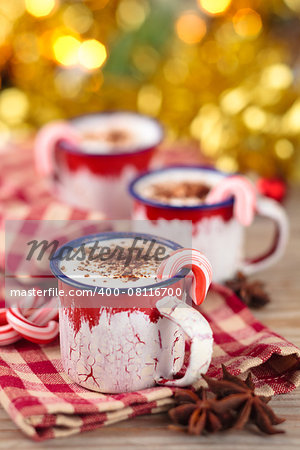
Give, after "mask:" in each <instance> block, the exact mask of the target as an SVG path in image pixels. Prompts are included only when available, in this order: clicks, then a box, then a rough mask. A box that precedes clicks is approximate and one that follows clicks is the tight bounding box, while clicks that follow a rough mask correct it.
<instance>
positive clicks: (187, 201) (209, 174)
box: [134, 167, 223, 206]
mask: <svg viewBox="0 0 300 450" xmlns="http://www.w3.org/2000/svg"><path fill="white" fill-rule="evenodd" d="M222 178H223V175H222V174H220V173H218V172H214V171H211V170H202V169H201V168H195V169H194V168H183V167H179V168H169V169H168V168H166V169H165V170H163V171H161V172H156V173H155V172H154V173H150V174H149V175H146V176H144V177H143V178H141V179H140V180H138V181H137V183H136V184H135V185H134V190H135V192H136V193H137V194H138V195H139V196H140V197H142V198H145V199H148V200H151V201H152V202H153V203H158V204H168V205H173V206H196V205H199V204H201V203H204V202H203V201H202V200H200V199H197V198H196V199H195V198H176V197H174V198H169V199H164V200H162V201H158V200H157V199H153V198H152V192H153V190H152V186H153V185H155V184H163V183H165V184H167V185H168V184H171V183H176V184H178V183H180V182H185V183H202V184H205V185H207V186H208V187H210V188H211V187H213V186H215V185H216V184H217V183H218V182H219V181H220V180H221V179H222Z"/></svg>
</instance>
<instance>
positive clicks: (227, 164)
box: [216, 155, 238, 172]
mask: <svg viewBox="0 0 300 450" xmlns="http://www.w3.org/2000/svg"><path fill="white" fill-rule="evenodd" d="M216 168H217V169H219V170H222V171H224V172H236V171H237V169H238V164H237V161H236V159H235V158H233V157H231V156H225V155H224V156H220V158H219V159H218V161H217V163H216Z"/></svg>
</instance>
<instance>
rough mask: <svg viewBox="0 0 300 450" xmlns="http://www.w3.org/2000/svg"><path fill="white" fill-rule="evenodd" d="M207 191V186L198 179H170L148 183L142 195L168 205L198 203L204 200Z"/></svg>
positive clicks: (208, 189)
mask: <svg viewBox="0 0 300 450" xmlns="http://www.w3.org/2000/svg"><path fill="white" fill-rule="evenodd" d="M209 191H210V188H209V186H207V184H204V183H202V182H200V181H199V182H197V181H178V182H176V181H173V182H172V181H171V182H159V183H153V184H150V185H149V186H148V187H147V189H145V191H144V195H145V197H146V198H149V199H151V200H154V201H158V202H161V203H168V204H170V205H172V204H176V205H179V204H185V205H186V204H188V205H199V204H200V203H203V202H204V200H205V198H206V196H207V194H208V193H209Z"/></svg>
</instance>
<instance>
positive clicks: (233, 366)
mask: <svg viewBox="0 0 300 450" xmlns="http://www.w3.org/2000/svg"><path fill="white" fill-rule="evenodd" d="M200 310H201V312H202V313H203V314H204V315H205V317H206V318H207V319H208V320H209V322H210V325H211V327H212V329H213V332H214V339H215V344H214V351H213V359H212V363H211V366H210V368H209V372H208V374H209V375H210V376H214V377H219V376H220V375H221V363H223V364H225V365H226V366H227V367H228V368H229V370H230V372H232V373H233V374H242V376H243V377H245V376H246V375H247V373H248V372H249V370H251V372H252V374H253V376H254V381H255V384H256V387H257V392H258V393H259V394H263V395H272V394H283V393H287V392H290V391H292V390H293V389H295V387H296V386H297V385H299V384H300V350H299V349H297V348H296V347H295V346H294V345H292V344H291V343H289V342H287V341H286V340H285V339H283V338H281V337H280V336H278V335H277V334H275V333H273V332H272V331H270V330H269V329H268V328H266V327H265V326H263V325H262V324H261V323H260V322H258V321H257V320H256V319H255V318H254V317H253V315H252V314H251V312H250V311H249V309H248V308H247V307H246V306H245V305H244V304H242V303H241V301H240V300H239V299H238V298H237V297H236V296H235V295H234V294H232V293H231V292H230V291H229V290H228V289H225V288H223V287H214V288H213V289H211V291H210V293H209V294H208V297H207V299H206V300H205V302H204V303H203V305H202V306H201V309H200ZM199 384H200V381H199ZM0 389H1V391H0V401H1V404H2V405H3V407H4V408H5V410H6V411H7V412H8V414H9V415H10V417H11V418H12V420H13V421H14V422H15V423H16V424H17V425H18V427H19V428H21V430H22V431H23V432H24V433H26V434H27V435H28V436H30V437H31V438H32V439H34V440H44V439H49V438H54V437H62V436H68V435H71V434H74V433H80V432H83V431H87V430H93V429H95V428H98V427H102V426H104V425H109V424H111V423H114V422H118V421H121V420H125V419H129V418H132V417H135V416H138V415H141V414H154V413H158V412H161V411H165V410H167V409H168V408H169V407H170V405H171V404H172V394H173V390H172V389H171V388H168V387H159V386H158V387H155V388H153V389H146V390H143V391H139V392H131V393H127V394H118V395H104V394H99V393H96V392H92V391H88V390H86V389H84V388H82V387H80V386H77V385H76V384H74V383H73V382H72V381H71V379H70V378H69V377H68V375H67V374H66V373H64V371H63V369H62V365H61V361H60V354H59V345H58V342H56V343H52V344H49V345H47V346H45V347H40V346H39V345H36V344H32V343H29V342H26V341H20V342H19V343H17V344H15V345H14V346H8V347H2V348H1V349H0Z"/></svg>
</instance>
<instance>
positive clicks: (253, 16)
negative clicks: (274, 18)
mask: <svg viewBox="0 0 300 450" xmlns="http://www.w3.org/2000/svg"><path fill="white" fill-rule="evenodd" d="M232 22H233V26H234V29H235V32H236V33H237V34H238V35H239V36H241V37H245V38H253V37H255V36H257V35H258V34H259V33H260V31H261V29H262V21H261V17H260V15H259V14H258V13H257V12H256V11H254V10H253V9H251V8H244V9H240V10H239V11H238V12H237V13H236V14H235V15H234V16H233V19H232Z"/></svg>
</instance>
